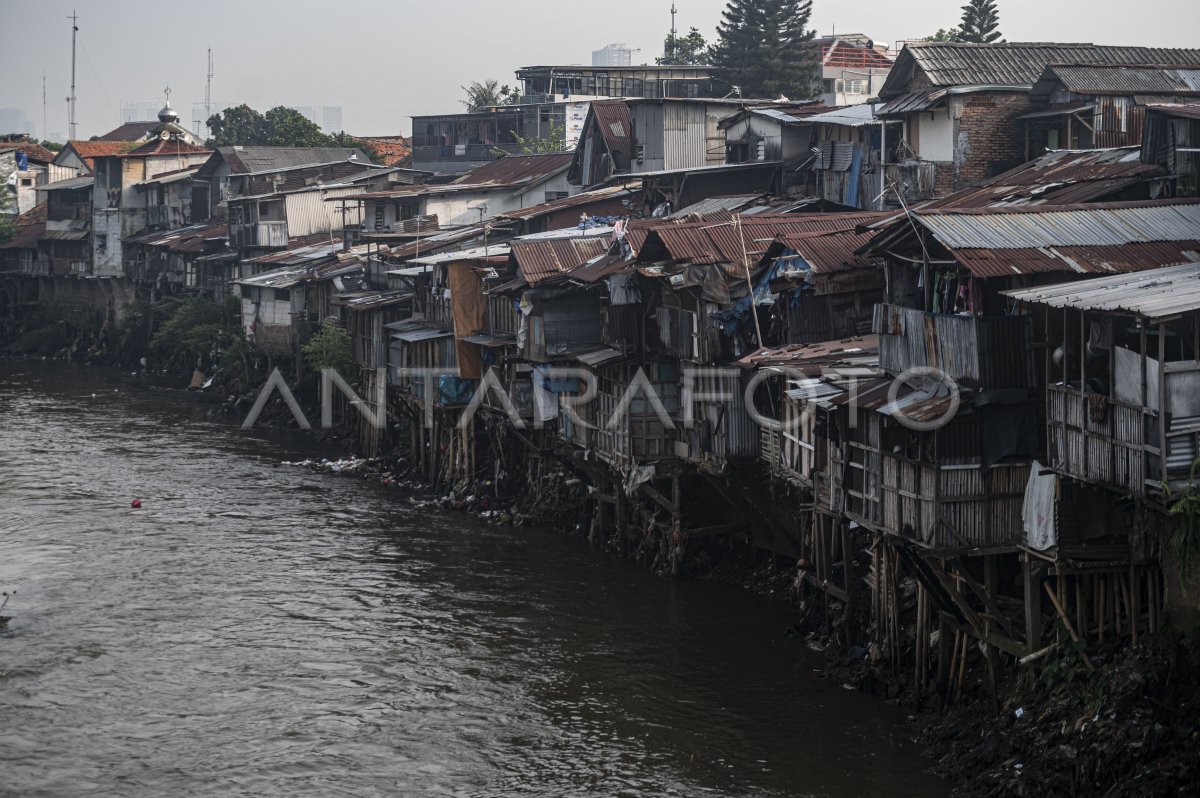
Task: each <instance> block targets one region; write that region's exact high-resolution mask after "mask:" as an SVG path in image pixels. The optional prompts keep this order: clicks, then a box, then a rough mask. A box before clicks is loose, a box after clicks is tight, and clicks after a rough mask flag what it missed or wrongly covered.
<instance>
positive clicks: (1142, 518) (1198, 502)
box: [1138, 458, 1200, 579]
mask: <svg viewBox="0 0 1200 798" xmlns="http://www.w3.org/2000/svg"><path fill="white" fill-rule="evenodd" d="M1198 470H1200V458H1197V459H1196V460H1195V461H1193V462H1192V468H1191V471H1189V472H1188V484H1187V486H1186V487H1185V488H1184V489H1183V490H1181V491H1180V492H1179V493H1178V494H1176V493H1175V492H1174V491H1173V490H1172V489H1171V486H1170V484H1168V483H1166V482H1162V483H1159V484H1160V487H1161V488H1162V490H1163V493H1164V496H1165V498H1166V500H1167V502H1168V503H1169V504H1170V509H1169V510H1168V511H1167V515H1166V517H1163V515H1162V514H1161V513H1158V512H1156V511H1154V510H1153V509H1152V508H1147V507H1145V506H1142V507H1139V508H1138V509H1139V518H1138V524H1139V525H1140V526H1142V528H1144V529H1146V530H1147V532H1148V533H1149V534H1151V535H1152V536H1153V538H1154V539H1155V542H1156V543H1157V544H1158V546H1159V548H1160V549H1162V552H1161V553H1160V554H1159V559H1160V560H1164V561H1165V559H1166V558H1165V557H1163V556H1162V555H1163V554H1166V553H1170V554H1171V555H1172V559H1174V560H1175V565H1176V568H1177V569H1178V573H1179V575H1180V576H1181V577H1182V578H1184V579H1187V578H1188V577H1189V576H1190V575H1191V571H1192V565H1193V563H1194V562H1195V561H1196V559H1197V558H1198V557H1200V485H1197V484H1196V474H1197V471H1198Z"/></svg>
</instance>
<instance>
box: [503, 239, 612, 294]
mask: <svg viewBox="0 0 1200 798" xmlns="http://www.w3.org/2000/svg"><path fill="white" fill-rule="evenodd" d="M610 245H611V242H610V241H609V238H608V236H588V237H586V238H553V239H543V240H534V241H527V240H521V239H516V240H514V241H513V242H512V257H513V259H514V260H515V261H516V263H517V268H518V269H520V270H521V275H522V276H523V277H524V278H525V282H527V283H529V284H530V285H536V284H537V283H539V282H541V281H543V280H547V279H549V278H551V277H557V276H559V275H562V274H566V273H568V272H570V271H572V270H573V269H577V268H579V267H580V266H582V265H583V264H585V263H587V262H588V261H590V260H592V259H593V258H596V257H599V256H601V255H603V254H605V253H606V252H608V248H609V246H610Z"/></svg>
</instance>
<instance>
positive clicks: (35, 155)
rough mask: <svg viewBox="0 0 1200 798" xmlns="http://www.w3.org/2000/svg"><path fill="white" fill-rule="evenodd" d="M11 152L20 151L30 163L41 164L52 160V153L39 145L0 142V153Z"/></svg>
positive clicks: (22, 142) (33, 143)
mask: <svg viewBox="0 0 1200 798" xmlns="http://www.w3.org/2000/svg"><path fill="white" fill-rule="evenodd" d="M11 150H20V151H21V152H23V153H25V154H26V155H27V156H29V160H31V161H41V162H42V163H50V162H51V161H53V160H54V153H52V152H50V150H48V149H46V148H45V147H43V146H42V145H41V144H38V143H36V142H32V141H0V152H9V151H11Z"/></svg>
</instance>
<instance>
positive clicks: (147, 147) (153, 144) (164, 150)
mask: <svg viewBox="0 0 1200 798" xmlns="http://www.w3.org/2000/svg"><path fill="white" fill-rule="evenodd" d="M209 152H212V150H206V149H204V148H203V147H197V146H196V145H195V144H188V143H187V142H186V141H184V140H183V139H151V140H150V141H147V142H146V143H145V144H143V145H141V146H140V147H137V148H136V149H133V150H130V151H129V152H127V153H124V154H122V155H118V156H117V157H118V158H144V157H146V156H149V155H191V154H193V153H194V154H197V155H199V154H202V153H209Z"/></svg>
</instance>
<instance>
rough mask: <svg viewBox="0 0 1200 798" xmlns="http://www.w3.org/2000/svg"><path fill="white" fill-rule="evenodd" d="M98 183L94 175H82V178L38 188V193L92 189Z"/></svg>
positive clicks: (59, 181)
mask: <svg viewBox="0 0 1200 798" xmlns="http://www.w3.org/2000/svg"><path fill="white" fill-rule="evenodd" d="M95 182H96V178H95V176H94V175H82V176H81V177H71V178H67V179H66V180H57V181H55V182H53V183H47V184H46V185H44V186H38V187H37V190H38V191H72V190H74V189H78V188H90V187H91V186H92V184H94V183H95Z"/></svg>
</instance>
